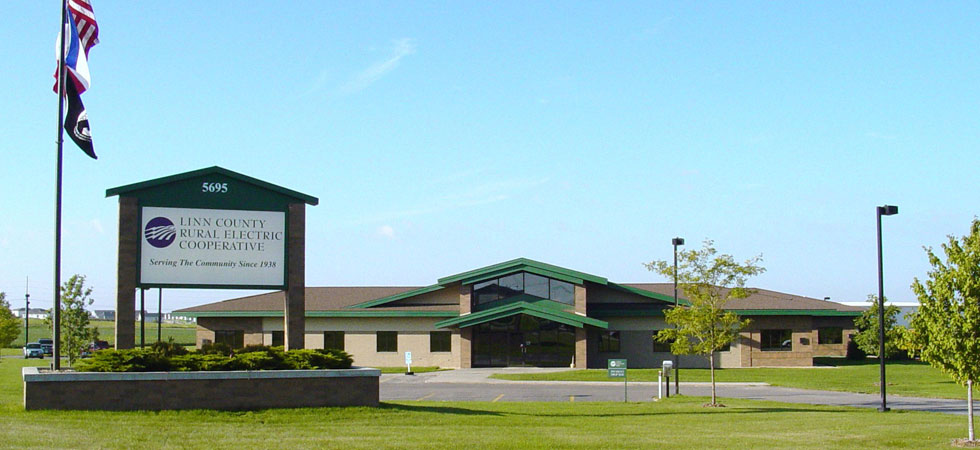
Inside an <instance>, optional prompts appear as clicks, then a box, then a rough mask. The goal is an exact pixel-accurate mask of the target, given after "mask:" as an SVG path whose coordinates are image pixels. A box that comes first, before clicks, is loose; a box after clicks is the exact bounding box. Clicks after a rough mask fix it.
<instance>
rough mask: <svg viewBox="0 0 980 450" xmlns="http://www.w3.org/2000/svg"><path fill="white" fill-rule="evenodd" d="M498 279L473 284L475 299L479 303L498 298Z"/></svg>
mask: <svg viewBox="0 0 980 450" xmlns="http://www.w3.org/2000/svg"><path fill="white" fill-rule="evenodd" d="M497 288H498V284H497V280H490V281H485V282H483V283H477V284H474V285H473V301H474V302H476V304H477V305H479V304H481V303H486V302H492V301H494V300H497V298H498V296H497V293H498V292H499V290H498V289H497Z"/></svg>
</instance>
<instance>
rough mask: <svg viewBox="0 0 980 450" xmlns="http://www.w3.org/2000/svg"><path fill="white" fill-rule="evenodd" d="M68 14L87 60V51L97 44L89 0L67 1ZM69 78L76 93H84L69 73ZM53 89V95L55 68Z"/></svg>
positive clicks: (96, 26) (96, 33) (94, 23)
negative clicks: (73, 23) (76, 30)
mask: <svg viewBox="0 0 980 450" xmlns="http://www.w3.org/2000/svg"><path fill="white" fill-rule="evenodd" d="M68 12H69V13H70V14H71V20H73V21H74V22H75V27H76V28H77V29H78V40H79V41H80V43H81V44H82V48H83V49H84V50H85V58H86V59H88V51H89V49H91V48H92V47H95V44H98V43H99V24H98V22H96V21H95V12H94V11H93V10H92V2H91V0H68ZM68 76H69V78H71V79H72V81H73V82H74V84H75V88H76V89H77V90H78V93H79V94H81V93H82V92H85V89H86V86H85V85H84V84H83V83H81V82H80V81H79V80H77V79H74V75H73V74H72V73H71V72H70V71H69V73H68ZM54 78H55V82H54V87H53V90H54V92H55V93H57V92H58V81H57V80H58V69H57V68H55V71H54Z"/></svg>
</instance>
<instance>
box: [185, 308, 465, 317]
mask: <svg viewBox="0 0 980 450" xmlns="http://www.w3.org/2000/svg"><path fill="white" fill-rule="evenodd" d="M174 315H178V316H183V317H283V312H282V311H281V310H280V311H188V312H175V313H174ZM458 315H459V313H457V312H456V311H391V310H380V311H379V310H370V309H369V310H361V311H346V310H344V311H338V310H332V311H306V317H456V316H458Z"/></svg>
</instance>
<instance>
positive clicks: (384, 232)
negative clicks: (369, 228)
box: [378, 225, 395, 239]
mask: <svg viewBox="0 0 980 450" xmlns="http://www.w3.org/2000/svg"><path fill="white" fill-rule="evenodd" d="M378 236H381V237H384V238H388V239H394V238H395V229H394V228H392V227H391V225H382V226H380V227H378Z"/></svg>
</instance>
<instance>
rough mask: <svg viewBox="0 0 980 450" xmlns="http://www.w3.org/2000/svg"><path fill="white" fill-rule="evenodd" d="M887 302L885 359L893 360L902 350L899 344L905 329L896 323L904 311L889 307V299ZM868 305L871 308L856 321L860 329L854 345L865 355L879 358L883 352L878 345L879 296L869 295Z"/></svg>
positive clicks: (855, 323) (886, 299) (892, 306)
mask: <svg viewBox="0 0 980 450" xmlns="http://www.w3.org/2000/svg"><path fill="white" fill-rule="evenodd" d="M885 302H886V303H885V359H891V358H892V357H894V356H895V355H896V354H898V352H899V351H900V350H901V348H900V347H899V345H898V343H899V341H901V340H902V333H903V327H900V326H896V323H897V322H898V314H899V313H901V312H902V311H901V309H899V308H898V307H897V306H895V305H889V304H888V303H887V302H888V298H885ZM868 303H870V304H871V307H869V308H868V309H866V310H864V312H863V313H861V316H860V317H858V318H857V319H855V320H854V325H855V326H857V329H858V333H857V334H856V335H854V343H856V344H857V346H858V348H860V349H861V351H863V352H864V353H867V354H869V355H876V356H877V355H878V353H880V350H881V347H880V346H879V345H878V334H879V332H878V296H877V295H874V294H868Z"/></svg>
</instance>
